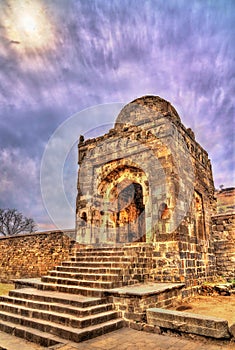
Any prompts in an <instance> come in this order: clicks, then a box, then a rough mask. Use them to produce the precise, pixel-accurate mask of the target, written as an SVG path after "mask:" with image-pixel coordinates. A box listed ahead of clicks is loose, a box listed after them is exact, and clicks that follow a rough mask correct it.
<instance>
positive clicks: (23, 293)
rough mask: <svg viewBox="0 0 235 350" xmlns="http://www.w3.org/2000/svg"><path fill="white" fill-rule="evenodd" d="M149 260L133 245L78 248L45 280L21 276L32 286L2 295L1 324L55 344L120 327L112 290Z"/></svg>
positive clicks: (128, 282) (22, 283) (129, 279)
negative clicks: (128, 247) (134, 250)
mask: <svg viewBox="0 0 235 350" xmlns="http://www.w3.org/2000/svg"><path fill="white" fill-rule="evenodd" d="M129 255H130V256H129ZM138 264H140V266H141V268H140V267H139V266H138ZM145 264H146V259H145V258H143V256H141V254H140V256H138V259H137V261H136V258H134V257H133V256H131V251H124V250H122V249H120V247H118V248H115V249H107V248H103V249H99V248H98V249H91V248H89V249H83V250H80V251H79V252H78V251H77V252H76V251H75V252H74V256H72V257H71V258H70V260H69V261H65V262H62V263H61V265H60V266H57V267H55V268H54V269H53V270H51V271H49V272H48V275H47V276H43V277H42V278H41V280H40V279H39V280H34V281H33V284H30V281H27V280H22V281H18V286H33V288H31V287H30V288H28V287H27V288H22V289H16V290H13V291H11V292H10V293H9V296H8V297H6V296H5V297H1V298H0V329H1V328H2V329H8V331H9V332H15V334H16V335H17V334H18V336H21V337H23V338H26V339H28V340H30V339H31V340H32V341H36V342H38V343H39V344H42V345H46V346H51V345H50V344H56V342H57V343H63V342H64V340H69V341H72V342H80V341H82V340H85V339H90V338H92V337H95V336H98V335H101V334H104V333H106V332H109V331H113V330H115V329H118V328H121V327H122V326H123V325H124V321H123V320H122V319H120V316H119V312H118V311H116V310H114V304H113V303H111V300H112V299H111V297H110V293H109V292H110V291H111V290H112V289H114V288H120V287H123V286H125V285H131V284H136V283H138V280H137V279H135V278H134V277H135V276H134V273H135V272H136V271H137V268H138V271H139V272H143V271H144V270H143V267H144V266H145ZM16 282H17V281H16ZM4 324H5V325H7V326H5V328H4ZM53 337H57V338H56V339H54V338H53ZM61 339H62V341H61Z"/></svg>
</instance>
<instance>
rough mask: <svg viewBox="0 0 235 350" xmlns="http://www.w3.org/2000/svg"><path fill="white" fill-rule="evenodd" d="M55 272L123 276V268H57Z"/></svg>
mask: <svg viewBox="0 0 235 350" xmlns="http://www.w3.org/2000/svg"><path fill="white" fill-rule="evenodd" d="M54 271H60V272H72V273H86V274H98V273H102V274H104V273H105V274H119V275H120V274H121V272H122V271H123V270H122V269H121V268H114V267H113V268H112V267H106V268H105V267H104V268H102V267H93V268H92V267H84V266H83V267H82V266H80V267H79V266H56V267H55V270H54Z"/></svg>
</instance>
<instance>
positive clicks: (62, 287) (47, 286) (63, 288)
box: [37, 281, 107, 298]
mask: <svg viewBox="0 0 235 350" xmlns="http://www.w3.org/2000/svg"><path fill="white" fill-rule="evenodd" d="M37 288H38V289H39V290H43V291H56V292H62V293H68V294H76V295H83V296H90V297H97V298H102V297H103V298H104V297H105V292H106V291H107V289H106V290H105V289H104V288H102V289H101V288H92V287H84V286H75V285H66V284H57V283H55V281H54V283H53V282H51V283H46V282H41V283H39V284H38V287H37Z"/></svg>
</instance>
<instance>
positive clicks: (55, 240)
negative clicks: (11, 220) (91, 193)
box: [0, 231, 75, 282]
mask: <svg viewBox="0 0 235 350" xmlns="http://www.w3.org/2000/svg"><path fill="white" fill-rule="evenodd" d="M69 234H71V232H69ZM74 245H75V241H74V240H71V239H70V238H69V237H68V236H67V235H66V234H65V233H63V232H61V231H51V232H39V233H34V234H24V235H17V236H11V237H1V238H0V281H2V282H8V281H10V280H12V279H15V278H31V277H39V276H41V275H44V274H46V273H47V271H48V270H50V269H52V268H53V267H54V266H56V265H58V264H60V263H61V262H62V261H63V260H66V259H68V257H69V255H70V254H71V252H72V249H73V247H74Z"/></svg>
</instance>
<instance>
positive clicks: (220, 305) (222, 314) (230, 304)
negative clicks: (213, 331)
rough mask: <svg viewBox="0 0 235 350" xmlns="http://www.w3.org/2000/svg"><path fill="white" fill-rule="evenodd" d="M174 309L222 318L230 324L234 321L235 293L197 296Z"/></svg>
mask: <svg viewBox="0 0 235 350" xmlns="http://www.w3.org/2000/svg"><path fill="white" fill-rule="evenodd" d="M174 310H178V311H186V312H192V313H194V314H199V315H204V316H214V317H219V318H223V319H225V320H227V321H228V323H229V325H230V326H231V325H232V324H233V323H235V295H232V296H220V295H218V296H217V295H216V296H197V297H195V298H193V299H191V300H190V301H188V302H184V303H182V304H181V305H180V306H178V307H175V308H174Z"/></svg>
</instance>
